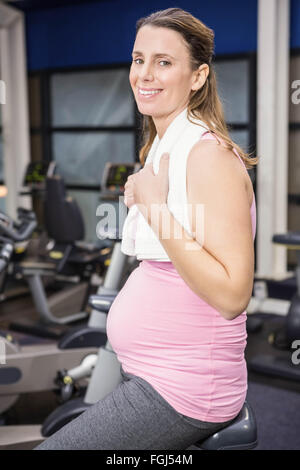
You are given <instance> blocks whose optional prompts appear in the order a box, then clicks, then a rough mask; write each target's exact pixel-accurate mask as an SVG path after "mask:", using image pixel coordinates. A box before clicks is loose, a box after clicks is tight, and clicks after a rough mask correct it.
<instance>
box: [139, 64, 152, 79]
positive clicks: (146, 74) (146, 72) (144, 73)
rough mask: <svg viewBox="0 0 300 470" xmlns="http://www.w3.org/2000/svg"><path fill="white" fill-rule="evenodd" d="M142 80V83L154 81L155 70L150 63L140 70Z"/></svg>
mask: <svg viewBox="0 0 300 470" xmlns="http://www.w3.org/2000/svg"><path fill="white" fill-rule="evenodd" d="M139 71H140V79H141V80H142V81H152V80H153V70H152V65H151V63H150V62H148V63H147V62H146V61H145V62H144V64H143V65H142V67H141V68H140V69H139Z"/></svg>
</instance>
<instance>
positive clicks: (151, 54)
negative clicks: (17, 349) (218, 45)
mask: <svg viewBox="0 0 300 470" xmlns="http://www.w3.org/2000/svg"><path fill="white" fill-rule="evenodd" d="M132 57H133V62H132V65H131V69H130V74H129V80H130V84H131V87H132V90H133V93H134V96H135V99H136V103H137V106H138V109H139V111H140V113H141V114H143V115H146V116H152V119H153V120H154V122H155V127H156V131H157V134H158V136H159V138H161V137H162V135H163V134H164V132H165V130H166V128H167V127H168V125H169V124H170V122H172V120H173V119H174V117H175V116H176V115H177V114H178V112H181V111H182V110H183V109H184V108H185V107H186V104H187V102H188V100H189V96H190V93H191V91H194V90H197V89H198V88H199V86H201V85H202V84H203V83H204V82H205V80H206V77H207V75H208V72H209V67H208V65H207V64H203V65H202V66H201V67H200V68H199V69H197V70H196V71H191V69H190V57H189V54H188V51H187V47H186V44H185V41H184V39H183V37H182V35H181V34H180V33H178V32H177V31H174V30H172V29H168V28H160V27H156V26H154V27H153V26H152V25H145V26H143V27H142V28H141V29H140V30H139V31H138V33H137V36H136V40H135V43H134V48H133V53H132Z"/></svg>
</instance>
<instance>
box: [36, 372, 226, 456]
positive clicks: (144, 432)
mask: <svg viewBox="0 0 300 470" xmlns="http://www.w3.org/2000/svg"><path fill="white" fill-rule="evenodd" d="M121 373H122V377H123V380H122V382H121V383H120V384H119V385H118V387H117V388H116V389H115V390H114V391H113V392H112V393H110V394H109V395H107V396H106V397H105V398H104V399H103V400H100V401H99V402H98V403H96V404H95V405H92V406H91V407H90V408H88V410H87V411H85V412H84V413H83V414H82V415H80V416H79V417H78V418H76V419H74V420H73V421H71V423H69V424H67V425H66V426H64V427H63V428H61V429H60V430H59V431H57V432H56V433H55V434H53V435H52V436H51V437H49V438H48V439H46V440H45V441H44V442H43V443H42V444H40V445H39V446H38V447H36V450H63V449H65V450H67V449H68V450H77V449H82V450H133V449H135V450H146V449H151V450H152V449H153V450H156V449H160V450H169V449H171V450H177V449H178V450H184V449H187V448H188V447H190V446H191V445H193V444H194V443H195V442H196V441H198V440H202V439H205V438H206V437H208V436H210V435H212V434H214V433H215V432H217V431H218V430H220V429H222V428H223V427H225V426H227V425H228V424H229V423H230V422H231V421H232V420H230V421H227V422H224V423H208V422H204V421H199V420H196V419H194V418H190V417H187V416H184V415H182V414H180V413H178V412H177V411H176V410H175V409H174V408H173V407H172V406H171V405H169V403H168V402H167V401H166V400H165V399H164V398H163V397H162V396H161V395H160V394H159V393H158V392H157V391H156V390H155V389H154V388H153V387H152V386H151V385H150V384H149V383H148V382H146V381H145V380H144V379H142V378H140V377H137V376H135V375H132V374H128V373H125V372H124V371H123V370H122V368H121Z"/></svg>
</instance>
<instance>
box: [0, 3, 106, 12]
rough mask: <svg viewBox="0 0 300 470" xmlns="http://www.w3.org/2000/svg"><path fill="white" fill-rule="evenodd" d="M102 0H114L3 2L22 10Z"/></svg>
mask: <svg viewBox="0 0 300 470" xmlns="http://www.w3.org/2000/svg"><path fill="white" fill-rule="evenodd" d="M103 1H106V2H107V1H110V2H113V1H115V0H5V1H3V3H6V4H7V5H12V6H13V7H15V8H18V9H19V10H22V11H32V10H44V9H48V8H59V7H64V6H66V5H79V4H83V3H101V2H103Z"/></svg>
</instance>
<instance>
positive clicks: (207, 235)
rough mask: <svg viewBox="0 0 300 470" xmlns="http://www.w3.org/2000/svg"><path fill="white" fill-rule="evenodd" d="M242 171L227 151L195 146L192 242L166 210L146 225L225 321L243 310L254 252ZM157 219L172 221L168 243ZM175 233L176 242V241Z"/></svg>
mask: <svg viewBox="0 0 300 470" xmlns="http://www.w3.org/2000/svg"><path fill="white" fill-rule="evenodd" d="M244 171H245V170H244V168H243V167H242V165H241V163H240V162H239V160H238V159H237V157H236V156H235V155H234V154H233V153H232V152H230V151H229V150H227V149H225V148H223V147H221V146H220V145H217V144H216V143H215V142H199V143H198V144H197V145H195V146H194V147H193V149H192V151H191V153H190V155H189V157H188V163H187V197H188V203H189V204H191V205H192V207H193V210H192V216H191V217H190V225H191V227H192V231H193V238H191V237H190V236H189V234H188V233H187V232H186V231H185V230H183V229H182V228H181V225H180V224H179V223H178V222H177V221H176V219H175V218H174V217H173V216H172V214H171V213H170V211H169V209H168V208H167V206H166V205H165V206H164V207H163V209H162V211H161V219H160V221H158V219H157V217H152V219H151V220H148V222H149V223H150V224H151V226H152V228H153V230H154V231H155V233H156V234H157V236H158V237H159V239H160V241H161V243H162V245H163V247H164V249H165V251H166V252H167V254H168V256H169V258H170V259H171V261H172V263H173V264H174V266H175V268H176V270H177V271H178V273H179V274H180V275H181V277H182V278H183V279H184V281H185V282H186V283H187V284H188V285H189V287H190V288H191V289H192V290H193V291H194V292H195V293H196V294H197V295H199V297H201V298H202V299H203V300H205V301H206V302H207V303H209V304H210V305H212V306H213V307H214V308H216V309H217V310H218V311H219V312H220V314H221V315H222V316H223V317H224V318H226V319H228V320H231V319H233V318H235V317H237V316H238V315H239V314H241V313H242V312H243V311H244V310H245V308H246V307H247V305H248V302H249V299H250V296H251V292H252V285H253V275H254V247H253V239H252V227H251V217H250V208H249V202H248V197H247V191H246V185H245V175H244V174H243V172H244ZM197 204H198V205H199V204H202V205H203V207H204V232H203V234H204V240H203V239H202V238H201V234H200V231H201V227H199V225H198V226H197V223H196V222H197V221H196V213H197V211H196V210H195V209H196V206H197ZM162 218H164V219H166V218H169V219H170V221H171V224H170V226H171V232H170V237H168V238H164V233H163V230H162V228H163V224H162V220H163V219H162ZM178 230H179V231H180V230H181V233H182V237H181V238H180V239H176V236H175V234H178Z"/></svg>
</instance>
